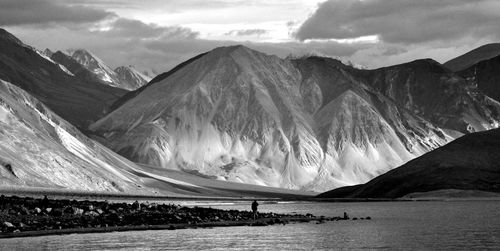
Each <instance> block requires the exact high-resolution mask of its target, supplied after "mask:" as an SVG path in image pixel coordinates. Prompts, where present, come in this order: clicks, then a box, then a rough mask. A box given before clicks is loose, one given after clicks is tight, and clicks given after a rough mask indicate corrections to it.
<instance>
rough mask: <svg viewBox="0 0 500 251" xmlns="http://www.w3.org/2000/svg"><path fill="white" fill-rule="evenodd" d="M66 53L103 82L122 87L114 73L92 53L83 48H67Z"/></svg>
mask: <svg viewBox="0 0 500 251" xmlns="http://www.w3.org/2000/svg"><path fill="white" fill-rule="evenodd" d="M67 53H68V55H69V56H70V57H72V58H73V59H74V60H75V61H76V62H78V63H79V64H81V65H82V66H83V67H85V68H87V70H89V71H90V72H92V73H94V74H95V75H96V76H97V78H99V79H100V80H101V81H102V82H103V83H105V84H107V85H109V86H113V87H117V88H122V87H121V86H120V80H119V79H118V76H117V75H116V73H115V72H114V71H113V70H112V69H111V68H110V67H109V66H107V65H106V63H104V61H102V60H101V59H100V58H98V57H97V56H95V55H94V54H92V53H90V52H88V51H86V50H84V49H77V50H68V51H67ZM122 89H123V88H122Z"/></svg>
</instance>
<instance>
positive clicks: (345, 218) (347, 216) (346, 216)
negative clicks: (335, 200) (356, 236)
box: [344, 212, 349, 220]
mask: <svg viewBox="0 0 500 251" xmlns="http://www.w3.org/2000/svg"><path fill="white" fill-rule="evenodd" d="M347 219H349V215H347V213H346V212H344V220H347Z"/></svg>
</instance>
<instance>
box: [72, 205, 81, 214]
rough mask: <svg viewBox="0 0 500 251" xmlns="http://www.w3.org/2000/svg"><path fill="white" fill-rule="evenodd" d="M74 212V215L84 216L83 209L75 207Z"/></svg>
mask: <svg viewBox="0 0 500 251" xmlns="http://www.w3.org/2000/svg"><path fill="white" fill-rule="evenodd" d="M73 210H74V212H73V214H74V215H82V214H83V209H81V208H77V207H75V208H73Z"/></svg>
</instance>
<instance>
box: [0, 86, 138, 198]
mask: <svg viewBox="0 0 500 251" xmlns="http://www.w3.org/2000/svg"><path fill="white" fill-rule="evenodd" d="M0 117H1V118H2V119H1V121H0V128H1V129H0V141H1V144H0V162H1V164H2V167H1V168H0V173H1V174H2V177H3V178H2V179H0V182H1V184H2V185H17V186H25V187H26V186H27V187H30V186H35V187H53V188H58V187H60V188H70V189H79V190H90V191H127V192H139V191H141V190H142V189H139V187H138V184H140V180H139V179H138V178H137V177H136V176H134V175H131V174H130V173H128V172H126V171H124V170H121V169H117V168H116V167H115V166H113V165H112V164H116V165H117V166H118V165H120V166H126V165H130V166H132V165H133V163H131V162H129V161H127V160H126V159H124V158H122V157H119V156H117V155H116V154H115V153H113V152H111V151H109V150H108V149H106V148H105V147H103V146H101V145H100V144H98V143H96V142H94V141H92V140H90V139H88V138H86V137H85V136H84V135H82V134H81V133H80V132H79V131H78V130H77V129H76V128H74V127H73V126H72V125H70V124H69V123H67V122H66V121H64V120H63V119H61V118H60V117H59V116H57V115H56V114H54V113H52V112H51V111H50V110H49V109H48V108H47V107H46V106H44V105H43V104H42V103H41V102H40V101H38V100H36V99H35V98H33V97H32V96H31V95H29V94H28V93H26V92H25V91H23V90H21V89H19V88H18V87H16V86H14V85H12V84H10V83H8V82H5V81H2V80H0ZM7 164H9V165H10V168H9V169H7V168H4V167H5V166H6V165H7ZM145 191H147V190H145Z"/></svg>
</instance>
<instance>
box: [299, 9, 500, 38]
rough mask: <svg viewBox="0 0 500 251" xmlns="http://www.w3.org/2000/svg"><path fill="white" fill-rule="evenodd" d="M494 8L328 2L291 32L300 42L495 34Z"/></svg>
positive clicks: (498, 33)
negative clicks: (365, 37) (373, 36)
mask: <svg viewBox="0 0 500 251" xmlns="http://www.w3.org/2000/svg"><path fill="white" fill-rule="evenodd" d="M499 9H500V1H497V0H439V1H436V0H418V1H415V0H398V1H388V0H329V1H326V2H324V3H322V4H320V5H319V7H318V9H317V10H316V12H315V13H314V14H313V15H312V16H311V17H310V18H308V19H307V20H306V21H305V22H304V23H303V24H302V25H301V26H300V27H299V29H298V30H297V32H296V33H295V36H296V38H298V39H300V40H306V39H348V38H357V37H361V36H371V35H378V36H379V39H380V40H381V41H383V42H387V43H400V44H416V43H427V42H432V41H451V40H454V39H460V38H464V37H470V36H473V37H488V36H489V37H495V38H500V26H499V25H498V24H499V23H500V12H498V10H499Z"/></svg>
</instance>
